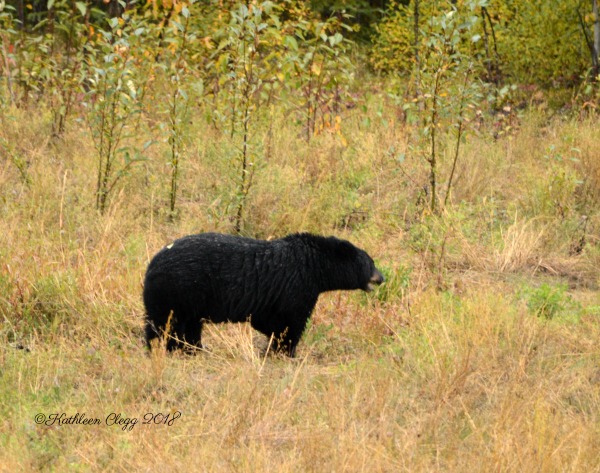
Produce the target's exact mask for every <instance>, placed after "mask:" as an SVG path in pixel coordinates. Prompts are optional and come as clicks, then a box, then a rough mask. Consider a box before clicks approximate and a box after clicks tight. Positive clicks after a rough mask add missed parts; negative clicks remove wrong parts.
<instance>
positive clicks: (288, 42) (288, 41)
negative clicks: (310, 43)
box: [283, 36, 298, 51]
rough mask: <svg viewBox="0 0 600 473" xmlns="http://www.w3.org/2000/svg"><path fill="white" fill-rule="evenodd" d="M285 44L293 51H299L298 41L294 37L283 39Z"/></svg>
mask: <svg viewBox="0 0 600 473" xmlns="http://www.w3.org/2000/svg"><path fill="white" fill-rule="evenodd" d="M283 44H284V45H285V46H287V47H288V48H290V49H292V50H293V51H298V41H296V38H294V37H293V36H286V37H285V38H284V39H283Z"/></svg>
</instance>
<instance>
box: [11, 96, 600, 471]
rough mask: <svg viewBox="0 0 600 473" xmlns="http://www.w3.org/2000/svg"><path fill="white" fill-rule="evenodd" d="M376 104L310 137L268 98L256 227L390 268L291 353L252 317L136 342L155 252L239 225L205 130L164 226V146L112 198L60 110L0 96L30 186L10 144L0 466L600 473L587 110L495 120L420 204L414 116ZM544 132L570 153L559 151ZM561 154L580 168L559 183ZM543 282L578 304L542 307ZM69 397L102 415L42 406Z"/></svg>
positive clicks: (338, 302)
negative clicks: (544, 312)
mask: <svg viewBox="0 0 600 473" xmlns="http://www.w3.org/2000/svg"><path fill="white" fill-rule="evenodd" d="M372 100H374V99H372ZM382 107H383V108H382V110H383V111H384V114H383V118H385V121H384V120H383V119H382V118H381V116H380V115H379V114H377V113H375V112H374V111H371V110H376V107H375V106H374V105H373V103H372V102H369V101H367V102H365V109H364V110H366V111H365V112H363V113H366V114H367V116H368V118H369V124H368V125H367V122H365V120H364V118H365V116H363V115H362V113H361V114H359V113H358V112H355V111H352V110H350V111H348V112H347V113H346V115H344V117H343V120H342V127H341V130H339V132H338V131H335V132H334V131H331V132H329V131H327V130H324V131H323V132H322V133H320V134H318V135H316V136H314V137H313V139H312V140H311V142H310V143H306V141H305V140H304V137H303V135H302V133H301V130H300V128H299V127H297V126H296V125H295V124H293V123H289V120H287V119H286V117H284V116H282V115H280V114H275V115H274V117H275V118H274V120H276V122H275V125H274V126H273V128H272V136H271V138H270V139H271V143H270V146H271V152H270V155H269V158H268V160H266V161H265V163H264V164H263V165H262V166H261V167H257V168H256V169H255V175H254V181H253V189H252V192H251V193H249V194H248V196H247V199H248V200H247V202H246V210H245V215H246V221H245V227H244V231H245V232H246V233H247V234H251V235H254V236H259V237H264V238H269V237H275V236H280V235H283V234H286V233H288V232H292V231H300V230H310V231H315V232H319V233H324V234H336V235H339V236H342V237H345V238H349V239H351V240H352V241H354V242H356V243H358V244H360V245H361V246H363V247H365V248H366V249H367V250H368V251H369V252H370V253H371V254H372V255H374V256H375V257H376V259H377V261H378V264H379V265H380V266H382V267H383V268H385V270H386V271H387V273H386V274H388V275H390V278H389V284H390V288H386V287H382V288H381V290H382V291H387V292H382V293H374V294H371V295H365V294H362V293H361V294H358V293H357V294H348V293H334V294H326V295H324V296H323V297H322V298H321V299H320V301H319V303H318V305H317V308H316V311H315V314H314V316H313V319H312V321H311V324H310V327H309V329H308V331H307V333H306V334H305V336H304V338H303V340H302V342H301V344H300V346H299V358H298V359H297V360H289V359H285V358H279V357H275V356H268V357H264V356H263V355H262V348H263V347H264V346H265V344H266V343H268V341H267V340H264V339H263V338H262V337H261V336H260V335H258V334H257V333H255V332H253V331H252V330H251V328H250V327H248V326H245V325H238V326H234V325H230V326H227V325H224V326H214V325H209V326H208V327H207V330H206V336H205V341H206V343H207V345H208V349H207V350H206V351H203V352H202V353H199V354H198V355H197V356H193V357H190V356H183V355H178V354H174V355H165V354H164V353H155V354H153V355H152V356H150V355H148V354H147V353H146V351H145V349H144V348H143V343H142V320H143V306H142V302H141V285H142V280H143V275H144V271H145V267H146V264H147V262H148V261H149V259H150V257H151V256H152V255H153V254H154V253H155V252H156V251H157V250H158V249H159V248H161V247H162V246H163V245H164V244H165V243H167V242H169V241H170V240H172V239H173V238H175V237H178V236H181V235H184V234H188V233H192V232H199V231H224V232H231V231H233V229H234V226H235V219H234V218H232V215H233V214H232V212H230V210H231V209H229V208H228V205H230V203H231V194H230V193H229V192H230V191H231V190H232V189H233V190H234V191H235V185H233V186H232V183H235V182H236V181H235V178H236V176H237V174H236V171H237V170H235V169H232V168H231V167H230V161H229V160H228V159H226V158H225V159H224V156H226V154H224V151H225V148H226V147H227V146H228V144H227V141H226V140H222V138H221V136H220V134H219V133H218V132H216V131H215V130H213V129H211V127H210V125H208V124H205V123H204V122H203V121H202V120H200V119H199V120H196V121H194V122H193V123H192V124H190V129H189V137H187V138H189V145H188V146H187V147H186V152H187V153H188V154H187V155H186V156H185V159H183V160H181V162H180V166H181V168H180V174H179V178H178V186H179V188H178V191H179V194H178V206H179V209H180V214H179V215H180V218H179V219H177V220H176V221H175V222H173V221H172V220H171V219H169V215H168V212H167V211H166V210H165V209H167V208H168V205H166V202H167V201H166V199H168V193H166V192H165V191H164V190H165V181H164V179H162V178H161V176H165V175H167V173H165V168H164V163H163V162H162V160H161V158H160V157H161V156H164V152H165V150H164V149H161V148H160V146H159V145H157V146H156V147H152V148H149V149H148V158H149V159H148V161H146V162H144V163H143V164H140V165H139V166H137V167H136V168H135V169H132V170H131V173H130V175H128V176H125V177H123V179H124V181H123V183H122V186H121V187H120V188H119V189H118V192H117V193H116V194H115V195H114V196H113V198H111V199H110V201H109V203H108V205H107V208H106V211H105V212H104V214H103V215H99V214H98V212H97V211H96V210H95V209H94V205H93V203H94V198H95V196H94V189H95V187H94V184H95V175H94V173H93V172H90V169H94V168H93V166H92V165H93V163H94V154H93V152H94V151H93V142H92V140H91V138H90V137H89V136H88V135H86V133H85V130H84V129H78V128H77V127H74V129H68V130H66V131H65V134H64V136H63V138H62V141H61V142H60V143H53V142H50V141H49V140H47V139H44V138H43V137H44V136H49V134H50V133H49V132H50V130H51V116H50V115H49V114H48V113H41V114H40V113H36V114H33V113H31V111H27V110H25V111H21V110H11V113H12V114H13V116H14V120H11V121H9V122H5V123H6V124H7V126H5V127H4V128H3V129H2V130H0V135H1V136H2V137H3V138H4V139H6V140H8V141H9V142H11V143H15V149H16V150H17V151H18V153H19V155H20V156H22V157H23V158H24V160H25V161H24V162H25V163H26V164H27V167H26V172H27V176H29V181H28V182H25V181H24V180H23V179H22V170H21V169H19V168H18V167H17V166H16V165H15V164H14V162H13V161H12V160H10V159H4V160H3V161H0V217H1V219H2V221H3V229H2V232H0V317H1V318H2V324H0V337H1V339H2V343H1V344H0V414H1V422H0V470H2V471H4V470H5V471H36V470H42V471H76V470H83V471H103V470H109V471H124V470H136V471H138V470H139V471H146V470H151V471H179V470H184V469H185V470H197V471H260V470H271V471H281V472H285V471H290V472H291V471H294V472H295V471H319V472H320V471H369V472H372V471H381V472H384V471H385V472H387V471H407V472H409V471H410V472H414V471H468V470H472V471H515V472H521V471H540V472H551V471H581V472H589V471H600V464H599V463H598V452H600V427H599V426H600V370H599V366H600V363H599V362H600V352H599V350H598V340H599V339H600V308H599V307H600V298H599V296H598V283H599V282H600V281H599V276H598V271H597V268H598V263H599V261H600V250H599V247H598V244H599V237H598V225H599V214H598V211H597V209H598V205H597V204H598V200H597V199H598V195H597V193H596V192H595V191H594V190H593V187H592V185H591V184H590V183H591V182H592V181H593V179H595V177H594V176H595V175H596V174H597V171H598V169H600V168H599V167H598V163H597V162H593V160H592V159H591V157H592V156H594V155H597V154H598V153H599V152H600V149H599V147H600V145H598V143H596V142H594V141H593V140H591V139H590V136H595V135H597V134H598V124H597V123H596V122H595V121H587V122H581V121H579V122H573V123H571V122H568V121H567V122H565V123H561V122H548V121H547V120H546V121H544V120H542V119H540V118H539V117H538V116H536V115H535V114H533V115H530V116H526V117H524V118H523V120H522V122H521V126H520V128H519V129H518V130H516V131H514V132H513V133H512V135H510V136H509V137H506V138H502V139H498V140H496V141H493V140H492V139H490V138H489V136H490V135H489V134H488V133H487V131H488V130H482V132H481V134H480V135H479V136H474V137H472V138H471V139H470V140H469V141H468V143H467V144H466V145H465V146H464V148H463V150H464V151H463V152H464V160H463V162H464V163H465V164H464V166H460V167H459V169H457V172H456V174H455V176H454V183H453V189H454V190H453V193H452V196H451V199H450V202H449V205H448V206H447V208H446V210H445V213H444V214H442V215H439V216H431V215H429V214H428V213H427V211H426V210H427V209H426V206H423V205H421V204H419V196H420V193H421V192H422V187H423V185H426V183H427V169H426V168H425V167H424V166H423V162H422V160H419V159H417V158H416V157H415V158H413V157H411V156H410V150H409V149H408V148H407V145H406V144H407V143H408V142H409V140H410V137H409V134H410V131H409V130H407V129H405V128H404V125H402V124H400V123H398V122H397V121H395V119H394V113H395V111H394V110H393V109H391V108H390V109H388V108H386V106H385V105H382ZM486 126H487V125H486ZM341 136H343V137H344V139H343V140H342V139H341ZM148 138H149V137H147V136H140V137H139V140H140V144H141V143H144V142H146V141H147V140H148ZM550 145H554V146H555V148H554V149H559V150H567V151H568V150H570V149H571V148H578V149H580V150H581V151H580V154H581V159H579V160H578V161H571V160H568V159H563V160H555V161H556V162H555V163H554V165H553V166H552V167H549V166H548V165H547V159H546V158H545V155H546V154H547V152H546V150H547V149H549V146H550ZM165 146H166V145H165ZM392 149H393V150H396V151H397V152H403V153H405V155H406V159H405V160H404V161H403V162H402V163H399V161H398V160H397V153H395V152H391V151H390V150H392ZM584 158H585V159H584ZM445 162H450V160H446V161H445ZM561 170H562V171H565V172H568V173H573V174H574V175H575V176H576V178H577V179H575V186H576V187H575V189H574V192H572V193H568V194H560V199H558V200H557V199H556V197H557V195H558V194H556V193H555V188H552V187H551V186H552V185H554V184H553V183H555V182H556V181H555V180H553V176H556V175H558V174H557V173H559V172H560V171H561ZM448 171H449V169H444V168H443V167H442V168H441V169H440V172H442V173H444V172H448ZM579 181H581V182H579ZM532 203H533V204H532ZM534 204H535V205H534ZM582 215H585V216H586V218H587V221H588V224H587V226H586V230H585V244H584V246H583V248H582V249H581V251H579V252H573V251H571V250H570V249H571V248H572V246H571V243H572V242H573V241H579V238H580V237H581V235H582V231H583V230H582V228H583V227H581V226H579V224H578V222H579V221H580V219H581V216H582ZM542 284H554V285H556V286H557V287H562V288H564V289H562V291H563V292H561V294H564V297H565V300H566V298H567V297H569V301H572V302H573V303H569V304H559V308H560V310H558V311H557V312H556V313H554V315H553V317H551V318H547V317H539V316H537V315H536V313H535V310H532V309H531V307H532V306H533V305H534V303H535V302H536V300H537V299H536V300H532V299H531V298H532V297H534V296H532V294H533V295H535V297H537V298H538V299H539V297H541V296H540V294H542V292H543V288H544V287H546V286H543V285H542ZM559 285H560V286H559ZM548 287H549V286H548ZM523 288H528V290H524V289H523ZM537 288H541V289H537ZM561 297H562V296H561ZM559 302H560V301H559ZM62 412H64V413H65V414H66V417H68V416H72V415H74V414H76V413H80V414H85V415H86V417H88V418H98V419H99V420H100V421H101V424H100V425H56V424H54V425H45V424H41V425H40V424H36V423H35V416H36V414H39V413H43V414H45V415H50V414H52V413H62ZM111 413H114V414H120V416H121V418H122V419H128V418H137V419H138V422H137V424H135V425H134V426H133V427H132V428H131V429H130V430H129V429H128V428H126V429H125V430H123V428H122V426H120V425H106V418H107V417H108V416H109V415H110V414H111ZM148 413H150V414H162V415H163V417H157V418H156V419H158V420H160V421H161V423H154V418H153V419H152V423H151V424H149V425H148V424H143V422H144V420H147V419H150V417H149V416H148V417H146V418H145V417H144V416H145V415H146V414H148ZM177 413H181V414H180V416H177ZM166 416H170V417H168V418H167V417H166ZM165 419H166V420H167V424H166V425H165V424H164V423H162V422H164V420H165ZM169 421H172V422H171V425H169V424H168V422H169ZM127 425H131V424H127Z"/></svg>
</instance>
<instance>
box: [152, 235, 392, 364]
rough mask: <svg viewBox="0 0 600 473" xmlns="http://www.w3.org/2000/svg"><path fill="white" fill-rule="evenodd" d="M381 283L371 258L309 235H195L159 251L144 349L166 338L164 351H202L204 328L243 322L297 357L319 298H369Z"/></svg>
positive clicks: (154, 262)
mask: <svg viewBox="0 0 600 473" xmlns="http://www.w3.org/2000/svg"><path fill="white" fill-rule="evenodd" d="M382 282H383V276H382V274H381V273H380V272H379V271H378V270H377V268H375V265H374V263H373V260H372V259H371V257H370V256H369V255H368V254H367V253H366V252H364V251H363V250H361V249H359V248H357V247H355V246H354V245H352V244H351V243H349V242H348V241H345V240H340V239H337V238H335V237H321V236H316V235H311V234H308V233H299V234H294V235H289V236H287V237H285V238H282V239H280V240H274V241H263V240H253V239H250V238H242V237H237V236H231V235H221V234H217V233H203V234H199V235H190V236H187V237H184V238H181V239H179V240H176V241H175V242H173V243H172V244H170V245H168V246H166V247H165V248H163V249H162V250H160V251H159V252H158V253H157V254H156V256H155V257H154V258H153V259H152V261H151V262H150V265H149V266H148V270H147V272H146V279H145V282H144V304H145V306H146V342H147V344H148V347H150V346H151V341H152V340H153V339H155V338H157V337H159V336H162V334H163V333H164V331H165V326H166V324H167V320H168V319H169V315H170V314H171V313H172V316H171V321H170V333H169V334H170V335H171V336H170V337H169V339H168V342H167V349H169V350H173V349H177V348H183V347H185V346H186V344H189V345H192V346H196V347H201V346H202V345H201V342H200V337H201V332H202V323H203V322H204V321H205V320H206V321H211V322H217V323H218V322H246V321H250V323H251V325H252V327H254V328H255V329H256V330H258V331H259V332H262V333H264V334H265V335H267V336H271V335H273V336H274V349H275V350H277V351H285V352H286V353H287V354H288V355H289V356H292V357H293V356H294V354H295V352H296V345H297V344H298V341H299V340H300V337H301V336H302V332H303V331H304V328H305V327H306V323H307V321H308V319H309V317H310V315H311V313H312V310H313V308H314V307H315V304H316V303H317V298H318V297H319V294H320V293H322V292H325V291H333V290H338V289H345V290H352V289H362V290H364V291H368V290H370V289H371V288H372V285H373V284H380V283H382Z"/></svg>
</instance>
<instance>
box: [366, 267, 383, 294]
mask: <svg viewBox="0 0 600 473" xmlns="http://www.w3.org/2000/svg"><path fill="white" fill-rule="evenodd" d="M384 282H385V278H384V277H383V274H381V272H380V271H379V270H378V269H377V268H375V271H374V272H373V275H372V276H371V279H369V284H367V291H368V292H370V291H373V290H374V289H375V286H379V285H380V284H382V283H384Z"/></svg>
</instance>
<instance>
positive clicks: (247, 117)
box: [213, 1, 279, 233]
mask: <svg viewBox="0 0 600 473" xmlns="http://www.w3.org/2000/svg"><path fill="white" fill-rule="evenodd" d="M278 26H279V19H278V17H277V15H276V13H275V5H274V4H273V2H270V1H266V2H262V3H260V4H258V5H251V6H250V7H248V6H246V5H243V4H240V5H238V6H237V7H236V8H235V9H234V10H232V11H231V17H230V21H229V24H228V25H226V26H225V27H224V28H223V29H222V30H220V31H219V32H217V34H216V39H218V41H219V45H218V47H217V48H216V50H215V52H214V55H213V57H214V59H215V63H214V65H215V67H216V70H218V71H221V72H222V76H221V79H218V80H219V83H220V84H221V86H222V87H223V89H224V92H225V94H224V95H225V102H224V105H225V106H224V107H222V108H216V109H215V110H214V112H215V113H216V118H217V120H218V121H219V122H220V123H221V124H223V125H226V126H228V128H229V129H228V132H229V136H230V138H231V139H232V140H234V139H237V142H238V153H237V156H236V157H235V161H236V162H237V163H238V179H237V192H236V204H235V207H236V214H235V231H236V232H237V233H240V232H241V230H242V226H243V221H244V211H245V206H246V199H247V197H248V193H249V192H250V188H251V187H252V183H253V178H254V170H255V164H256V160H257V159H258V151H257V149H256V146H257V145H256V136H255V128H256V126H257V125H256V118H257V117H256V115H257V113H258V112H259V111H260V109H261V106H262V104H263V103H264V102H265V101H270V99H271V95H272V92H273V91H274V90H275V87H276V85H277V84H276V82H275V81H272V80H271V78H272V76H273V74H272V72H273V67H274V65H273V61H272V59H273V57H274V56H275V53H273V52H272V51H270V48H269V46H270V45H272V40H273V36H274V35H275V34H276V32H277V30H278ZM275 67H276V66H275Z"/></svg>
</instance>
